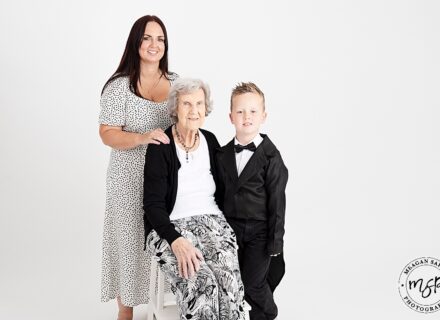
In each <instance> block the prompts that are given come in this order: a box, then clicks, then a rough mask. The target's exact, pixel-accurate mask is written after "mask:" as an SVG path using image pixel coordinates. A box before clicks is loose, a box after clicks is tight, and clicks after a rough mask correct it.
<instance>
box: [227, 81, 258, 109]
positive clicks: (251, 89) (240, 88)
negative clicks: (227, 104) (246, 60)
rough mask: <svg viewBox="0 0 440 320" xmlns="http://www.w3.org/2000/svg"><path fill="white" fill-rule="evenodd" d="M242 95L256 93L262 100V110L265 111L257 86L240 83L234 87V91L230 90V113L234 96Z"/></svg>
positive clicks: (251, 83)
mask: <svg viewBox="0 0 440 320" xmlns="http://www.w3.org/2000/svg"><path fill="white" fill-rule="evenodd" d="M244 93H256V94H258V95H260V97H262V98H263V110H265V109H266V105H265V99H264V93H263V91H261V90H260V88H258V86H257V85H256V84H255V83H253V82H240V83H238V84H237V85H236V86H235V88H234V89H232V93H231V111H232V99H233V98H234V97H235V96H239V95H240V94H244Z"/></svg>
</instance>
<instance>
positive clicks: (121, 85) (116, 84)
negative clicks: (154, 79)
mask: <svg viewBox="0 0 440 320" xmlns="http://www.w3.org/2000/svg"><path fill="white" fill-rule="evenodd" d="M128 89H129V79H128V76H121V77H117V78H115V79H112V80H110V81H109V82H108V83H107V84H106V86H105V88H104V91H125V90H128Z"/></svg>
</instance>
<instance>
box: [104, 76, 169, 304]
mask: <svg viewBox="0 0 440 320" xmlns="http://www.w3.org/2000/svg"><path fill="white" fill-rule="evenodd" d="M175 79H177V75H176V74H171V75H170V81H171V83H172V82H173V81H174V80H175ZM166 104H167V103H166V101H164V102H160V103H156V102H153V101H149V100H145V99H142V98H140V97H138V96H136V95H135V94H134V93H133V92H131V91H130V89H129V80H128V77H121V78H118V79H115V80H113V81H112V82H111V83H109V84H108V85H107V87H106V88H105V90H104V93H103V95H102V97H101V112H100V115H99V123H100V124H105V125H110V126H119V127H122V128H123V130H124V131H128V132H137V133H144V132H147V131H151V130H153V129H156V128H162V129H164V130H165V129H166V128H168V127H169V126H170V125H171V124H172V122H171V119H170V117H169V116H168V112H167V105H166ZM146 149H147V147H146V146H139V147H137V148H134V149H130V150H115V149H112V150H111V155H110V163H109V166H108V170H107V199H106V206H105V217H104V240H103V256H102V283H101V300H102V301H104V302H105V301H109V300H111V299H114V298H116V297H118V296H120V297H121V301H122V303H123V304H124V305H126V306H136V305H138V304H146V303H148V301H149V296H148V291H149V282H150V272H149V271H150V261H151V257H150V255H149V254H148V250H147V251H144V225H143V209H142V200H143V199H142V198H143V181H144V180H143V179H144V163H145V152H146Z"/></svg>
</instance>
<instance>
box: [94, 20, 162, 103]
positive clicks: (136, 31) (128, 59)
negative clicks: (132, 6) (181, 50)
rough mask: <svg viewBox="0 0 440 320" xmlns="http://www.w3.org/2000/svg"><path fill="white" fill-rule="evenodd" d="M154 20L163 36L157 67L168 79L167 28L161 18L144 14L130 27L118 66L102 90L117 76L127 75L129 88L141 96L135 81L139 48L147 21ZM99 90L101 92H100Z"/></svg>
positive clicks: (136, 78)
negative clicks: (162, 45) (162, 52)
mask: <svg viewBox="0 0 440 320" xmlns="http://www.w3.org/2000/svg"><path fill="white" fill-rule="evenodd" d="M150 21H154V22H157V23H158V24H159V25H160V27H161V28H162V31H163V35H164V37H165V51H164V54H163V57H162V59H160V62H159V69H160V71H161V72H162V75H163V76H164V77H165V78H167V79H168V35H167V29H166V28H165V25H164V24H163V22H162V20H160V19H159V18H158V17H156V16H152V15H146V16H143V17H141V18H139V19H138V20H137V21H136V22H135V23H134V24H133V27H131V30H130V34H129V36H128V39H127V44H126V45H125V50H124V54H123V55H122V58H121V62H120V63H119V67H118V68H117V69H116V71H115V73H113V75H112V76H111V77H110V79H108V80H107V82H106V83H105V85H104V87H103V88H102V92H104V89H105V87H106V86H107V85H108V84H109V83H110V82H111V81H113V80H114V79H116V78H119V77H126V76H128V77H129V80H130V90H131V91H132V92H133V93H134V94H136V95H138V96H141V95H140V93H139V90H138V88H137V83H138V82H139V77H140V57H139V48H140V46H141V44H142V40H143V38H144V32H145V27H146V25H147V23H148V22H150ZM102 92H101V94H102Z"/></svg>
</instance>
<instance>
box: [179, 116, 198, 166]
mask: <svg viewBox="0 0 440 320" xmlns="http://www.w3.org/2000/svg"><path fill="white" fill-rule="evenodd" d="M174 130H176V136H177V140H179V143H180V144H181V145H182V146H183V149H185V152H186V157H185V158H186V163H188V151H189V150H191V149H192V148H194V146H195V145H196V143H197V139H198V138H199V132H198V131H197V132H196V137H195V138H194V143H193V145H192V146H190V147H187V146H186V144H185V143H184V142H183V139H182V137H181V136H180V134H179V131H177V126H176V124H174Z"/></svg>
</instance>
